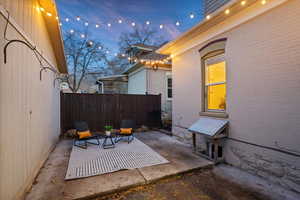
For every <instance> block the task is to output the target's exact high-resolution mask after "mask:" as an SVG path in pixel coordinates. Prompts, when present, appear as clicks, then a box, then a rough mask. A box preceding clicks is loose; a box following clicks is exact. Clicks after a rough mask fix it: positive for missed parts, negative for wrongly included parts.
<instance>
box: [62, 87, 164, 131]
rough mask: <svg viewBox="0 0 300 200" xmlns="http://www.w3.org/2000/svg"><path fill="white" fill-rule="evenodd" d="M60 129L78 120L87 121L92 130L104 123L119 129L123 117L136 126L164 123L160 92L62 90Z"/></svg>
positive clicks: (98, 129) (96, 129)
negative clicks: (116, 92) (95, 92)
mask: <svg viewBox="0 0 300 200" xmlns="http://www.w3.org/2000/svg"><path fill="white" fill-rule="evenodd" d="M60 99H61V101H60V102H61V105H60V106H61V112H60V115H61V130H62V132H63V133H64V132H65V131H67V130H69V129H73V128H74V126H73V124H74V122H75V121H77V120H83V121H86V122H87V123H88V124H89V127H90V129H91V130H92V131H102V130H103V129H104V126H105V125H112V126H113V127H114V128H119V126H120V122H121V120H122V119H132V120H135V122H136V124H137V126H138V127H139V126H141V125H146V126H148V127H160V126H161V95H130V94H73V93H61V96H60Z"/></svg>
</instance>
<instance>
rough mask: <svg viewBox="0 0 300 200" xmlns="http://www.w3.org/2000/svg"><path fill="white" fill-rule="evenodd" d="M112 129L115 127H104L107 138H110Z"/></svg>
mask: <svg viewBox="0 0 300 200" xmlns="http://www.w3.org/2000/svg"><path fill="white" fill-rule="evenodd" d="M112 128H113V127H112V126H109V125H107V126H104V129H105V134H106V136H110V134H111V130H112Z"/></svg>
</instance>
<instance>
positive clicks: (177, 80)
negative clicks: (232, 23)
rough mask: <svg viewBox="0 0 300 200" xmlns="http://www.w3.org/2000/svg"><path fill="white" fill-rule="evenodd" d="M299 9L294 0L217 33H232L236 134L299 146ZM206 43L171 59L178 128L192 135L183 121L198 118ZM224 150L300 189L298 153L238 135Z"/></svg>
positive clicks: (230, 75)
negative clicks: (201, 59)
mask: <svg viewBox="0 0 300 200" xmlns="http://www.w3.org/2000/svg"><path fill="white" fill-rule="evenodd" d="M239 15H240V16H242V14H239ZM299 16H300V1H298V0H290V1H288V2H287V3H284V4H282V5H280V6H278V7H276V8H274V9H272V10H270V11H268V12H266V13H264V14H263V15H260V16H257V17H256V18H254V19H252V20H250V21H248V22H246V23H244V24H242V25H240V26H238V27H236V28H234V29H232V30H230V31H228V32H226V33H223V34H222V35H219V36H218V37H216V38H214V39H219V38H223V37H227V39H228V40H227V43H226V49H225V57H226V61H227V113H228V114H229V118H228V119H229V121H230V131H229V134H230V137H232V138H237V139H240V140H244V141H248V142H252V143H255V144H260V145H265V146H269V147H274V148H279V149H285V150H290V151H293V152H298V154H299V153H300V144H299V141H300V134H299V130H300V123H299V121H300V106H299V102H300V79H299V77H300V59H299V57H300V37H299V35H300V20H299ZM225 23H226V22H225ZM220 27H221V25H220ZM199 37H201V36H199ZM207 42H208V41H207ZM207 42H205V43H203V44H199V45H198V46H197V47H195V48H193V49H190V50H188V51H186V52H184V53H182V54H181V55H178V56H176V57H175V58H174V59H173V68H172V74H173V88H174V95H173V122H174V123H173V133H174V134H175V135H178V136H180V137H181V138H184V139H185V140H186V141H190V134H189V133H188V132H187V131H186V129H184V128H182V127H189V126H190V125H191V124H192V123H193V122H194V121H196V120H197V119H198V118H199V117H200V116H199V111H201V110H200V108H201V101H202V99H201V67H200V66H201V65H200V57H201V55H199V53H198V50H199V49H200V48H201V47H203V46H204V45H205V44H207ZM187 88H188V89H187ZM275 142H278V144H279V146H280V147H278V146H277V145H275ZM225 157H226V161H227V162H228V163H230V164H232V165H235V166H237V167H240V168H242V169H245V170H247V171H249V172H251V173H254V174H256V175H258V176H262V177H264V178H266V179H270V180H272V181H274V182H276V183H278V184H280V185H282V186H284V187H287V188H289V189H291V190H294V191H297V192H300V159H299V158H297V157H292V156H289V155H286V154H283V153H280V152H275V151H272V150H267V149H262V148H258V147H253V146H249V145H247V144H242V143H237V142H233V141H228V142H227V144H226V149H225Z"/></svg>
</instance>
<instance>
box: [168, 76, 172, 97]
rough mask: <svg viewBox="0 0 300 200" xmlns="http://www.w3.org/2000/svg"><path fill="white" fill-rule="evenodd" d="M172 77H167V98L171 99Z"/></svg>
mask: <svg viewBox="0 0 300 200" xmlns="http://www.w3.org/2000/svg"><path fill="white" fill-rule="evenodd" d="M172 95H173V94H172V77H167V98H168V99H172Z"/></svg>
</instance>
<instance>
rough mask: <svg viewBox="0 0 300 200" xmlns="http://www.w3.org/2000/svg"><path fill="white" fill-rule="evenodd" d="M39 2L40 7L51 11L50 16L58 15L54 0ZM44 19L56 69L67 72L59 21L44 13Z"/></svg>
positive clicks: (40, 0) (41, 0)
mask: <svg viewBox="0 0 300 200" xmlns="http://www.w3.org/2000/svg"><path fill="white" fill-rule="evenodd" d="M39 3H40V6H41V7H43V8H44V9H45V10H47V11H48V12H50V13H52V16H58V13H57V8H56V4H55V1H54V0H39ZM44 20H45V22H46V26H47V30H48V34H49V37H50V41H51V45H52V47H53V52H54V55H55V58H56V62H57V65H58V66H57V67H58V70H59V71H60V72H61V73H68V68H67V63H66V58H65V53H64V45H63V41H62V34H61V30H60V26H59V21H58V20H56V18H55V17H48V16H45V15H44Z"/></svg>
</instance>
